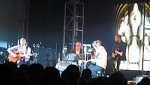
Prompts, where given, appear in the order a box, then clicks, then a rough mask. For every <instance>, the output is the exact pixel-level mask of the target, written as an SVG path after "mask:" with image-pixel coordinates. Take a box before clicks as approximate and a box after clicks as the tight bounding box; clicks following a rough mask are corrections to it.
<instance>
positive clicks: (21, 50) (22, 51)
mask: <svg viewBox="0 0 150 85" xmlns="http://www.w3.org/2000/svg"><path fill="white" fill-rule="evenodd" d="M7 51H8V53H9V56H8V60H9V62H14V63H17V66H18V67H19V66H20V65H21V64H27V65H29V59H30V54H31V48H30V47H28V46H27V45H26V39H25V38H21V39H20V45H16V46H13V47H10V48H8V50H7Z"/></svg>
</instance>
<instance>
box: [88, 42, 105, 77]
mask: <svg viewBox="0 0 150 85" xmlns="http://www.w3.org/2000/svg"><path fill="white" fill-rule="evenodd" d="M95 43H96V45H95V47H94V48H95V56H93V57H92V58H91V59H90V60H88V61H86V62H89V61H90V62H91V64H90V65H89V66H88V69H90V70H91V71H92V77H93V78H96V77H97V71H102V70H105V69H106V65H107V52H106V50H105V48H104V47H103V46H101V45H102V42H101V41H100V40H96V41H95Z"/></svg>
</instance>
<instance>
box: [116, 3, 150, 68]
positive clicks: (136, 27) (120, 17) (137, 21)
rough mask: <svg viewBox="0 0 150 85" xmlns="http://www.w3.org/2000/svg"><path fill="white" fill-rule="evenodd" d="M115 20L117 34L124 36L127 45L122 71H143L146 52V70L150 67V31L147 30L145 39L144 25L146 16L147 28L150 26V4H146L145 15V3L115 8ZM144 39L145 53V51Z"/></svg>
mask: <svg viewBox="0 0 150 85" xmlns="http://www.w3.org/2000/svg"><path fill="white" fill-rule="evenodd" d="M114 14H115V16H114V18H115V22H116V26H115V27H116V34H119V35H121V36H122V40H123V41H124V42H125V43H127V49H126V58H127V61H126V62H123V63H122V64H121V65H120V66H121V69H128V70H141V69H142V56H143V52H144V66H143V67H144V70H148V69H149V67H147V66H150V57H149V55H150V45H149V41H150V30H145V34H144V37H143V27H144V26H143V25H144V16H145V25H146V26H145V27H147V26H149V25H150V4H149V3H145V14H144V4H143V3H131V4H128V3H124V4H117V5H116V6H115V11H114ZM143 38H144V40H145V41H144V42H145V45H144V51H143Z"/></svg>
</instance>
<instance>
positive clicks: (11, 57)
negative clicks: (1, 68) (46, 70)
mask: <svg viewBox="0 0 150 85" xmlns="http://www.w3.org/2000/svg"><path fill="white" fill-rule="evenodd" d="M14 54H16V57H13V56H12V55H9V56H8V61H9V62H14V63H15V62H17V61H18V60H21V58H23V57H25V55H24V54H23V53H22V52H16V51H14ZM37 55H38V54H37V53H33V54H29V55H28V56H34V57H37Z"/></svg>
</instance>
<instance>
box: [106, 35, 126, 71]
mask: <svg viewBox="0 0 150 85" xmlns="http://www.w3.org/2000/svg"><path fill="white" fill-rule="evenodd" d="M114 40H115V43H114V45H113V48H112V56H110V57H109V58H108V61H109V63H110V65H111V67H112V70H113V72H115V71H119V66H120V61H121V60H126V55H125V54H126V46H127V45H126V43H124V42H123V41H122V40H121V36H120V35H115V39H114ZM114 61H117V68H115V64H114Z"/></svg>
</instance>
